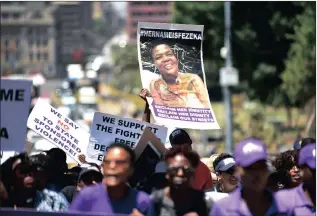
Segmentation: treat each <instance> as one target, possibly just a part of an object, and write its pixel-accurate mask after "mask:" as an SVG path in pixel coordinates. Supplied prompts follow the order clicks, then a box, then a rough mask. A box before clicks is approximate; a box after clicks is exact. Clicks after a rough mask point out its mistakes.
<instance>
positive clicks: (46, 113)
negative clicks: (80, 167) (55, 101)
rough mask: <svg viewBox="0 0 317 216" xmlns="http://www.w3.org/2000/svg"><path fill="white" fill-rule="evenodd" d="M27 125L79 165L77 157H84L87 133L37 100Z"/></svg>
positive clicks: (52, 108)
mask: <svg viewBox="0 0 317 216" xmlns="http://www.w3.org/2000/svg"><path fill="white" fill-rule="evenodd" d="M27 125H28V127H29V128H30V129H31V130H33V131H34V132H36V133H38V134H39V135H41V136H42V137H44V138H45V139H47V140H48V141H50V142H51V143H53V144H54V145H56V146H57V147H58V148H60V149H62V150H63V151H64V152H66V154H68V155H69V156H70V157H72V158H73V159H74V160H75V161H76V162H78V163H81V162H80V161H79V160H78V155H80V154H84V155H86V150H87V146H88V142H89V133H88V132H87V131H86V130H84V129H83V128H81V127H80V126H79V125H78V124H76V123H75V122H73V121H72V120H71V119H69V118H67V117H65V116H63V115H62V114H60V113H59V112H58V111H57V110H56V109H55V108H54V107H52V106H50V105H49V104H48V103H46V102H45V101H43V100H42V99H39V100H38V101H37V103H36V105H35V106H34V108H33V110H32V112H31V114H30V116H29V119H28V124H27ZM86 158H87V156H86ZM87 161H89V158H87Z"/></svg>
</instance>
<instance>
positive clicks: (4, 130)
mask: <svg viewBox="0 0 317 216" xmlns="http://www.w3.org/2000/svg"><path fill="white" fill-rule="evenodd" d="M31 88H32V81H29V80H10V79H2V78H1V86H0V101H1V110H0V111H1V120H0V149H1V150H2V151H17V152H21V151H25V139H26V122H27V119H28V115H29V111H30V105H31Z"/></svg>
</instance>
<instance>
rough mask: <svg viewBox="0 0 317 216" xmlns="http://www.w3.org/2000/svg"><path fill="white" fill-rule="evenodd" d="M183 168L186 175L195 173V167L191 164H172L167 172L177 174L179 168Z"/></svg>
mask: <svg viewBox="0 0 317 216" xmlns="http://www.w3.org/2000/svg"><path fill="white" fill-rule="evenodd" d="M180 169H181V170H182V172H183V173H184V175H190V174H192V173H194V169H193V168H192V167H190V166H178V167H177V166H170V167H168V168H167V172H169V173H171V174H173V175H176V174H177V173H178V171H179V170H180Z"/></svg>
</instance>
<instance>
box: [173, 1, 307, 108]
mask: <svg viewBox="0 0 317 216" xmlns="http://www.w3.org/2000/svg"><path fill="white" fill-rule="evenodd" d="M302 10H303V8H302V7H301V6H300V5H298V4H295V3H293V2H232V54H233V65H234V66H235V67H236V68H238V70H239V71H240V74H239V76H240V80H241V84H240V86H239V87H238V88H240V89H242V90H244V91H245V92H247V94H248V96H249V98H250V99H259V100H260V101H261V102H264V103H266V104H273V105H280V104H285V103H287V97H286V96H285V94H283V92H281V90H280V85H281V83H282V79H281V78H280V75H281V73H282V72H283V70H284V59H286V57H287V51H288V49H289V47H290V45H291V42H292V40H291V39H290V38H287V37H285V35H286V34H287V33H293V31H294V29H293V28H292V26H293V23H294V13H295V14H298V13H299V12H301V11H302ZM174 21H175V22H176V23H184V24H200V25H201V24H203V25H204V47H203V49H204V58H205V59H207V60H208V68H206V67H205V71H206V79H207V83H208V85H209V86H210V85H217V84H218V78H219V77H218V73H219V72H218V71H219V68H220V67H221V66H223V64H224V60H223V59H221V57H220V53H219V51H220V49H221V47H223V44H224V42H223V35H224V3H223V2H199V3H198V2H176V3H175V15H174ZM205 61H206V60H205ZM215 77H217V79H216V80H215Z"/></svg>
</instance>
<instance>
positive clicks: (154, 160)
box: [129, 128, 166, 186]
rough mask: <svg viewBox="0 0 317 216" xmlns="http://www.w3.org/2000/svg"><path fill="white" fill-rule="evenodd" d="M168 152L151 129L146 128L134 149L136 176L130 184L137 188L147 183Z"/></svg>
mask: <svg viewBox="0 0 317 216" xmlns="http://www.w3.org/2000/svg"><path fill="white" fill-rule="evenodd" d="M165 151H166V148H165V147H164V144H163V143H162V142H161V140H160V139H159V138H157V137H156V136H155V135H154V133H153V132H152V131H151V129H150V128H146V129H145V130H144V132H143V134H142V136H141V139H140V140H139V142H138V144H137V145H136V147H135V149H134V153H135V156H136V161H135V165H134V167H135V168H134V174H133V176H132V177H131V179H130V181H129V183H130V185H131V186H135V185H136V184H137V183H139V184H142V183H144V182H147V179H148V178H149V177H150V176H151V175H152V174H153V173H154V171H155V167H156V165H157V164H158V162H160V161H161V159H162V158H163V155H164V153H165Z"/></svg>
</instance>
